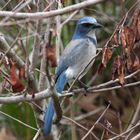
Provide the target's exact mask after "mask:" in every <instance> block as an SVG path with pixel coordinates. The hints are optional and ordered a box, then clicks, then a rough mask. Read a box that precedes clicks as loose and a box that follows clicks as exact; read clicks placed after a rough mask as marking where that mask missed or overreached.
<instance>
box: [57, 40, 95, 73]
mask: <svg viewBox="0 0 140 140" xmlns="http://www.w3.org/2000/svg"><path fill="white" fill-rule="evenodd" d="M95 54H96V47H95V44H94V43H92V42H91V41H90V40H89V39H88V38H86V39H75V40H72V41H71V42H70V43H69V44H68V45H67V47H66V48H65V50H64V52H63V54H62V56H61V57H60V61H59V66H58V68H57V73H56V75H57V76H59V75H60V74H61V73H62V72H63V71H65V70H66V69H68V68H72V69H75V74H76V73H78V72H79V68H80V69H81V68H83V67H84V66H85V65H86V64H87V63H88V62H89V59H90V58H92V57H93V55H95Z"/></svg>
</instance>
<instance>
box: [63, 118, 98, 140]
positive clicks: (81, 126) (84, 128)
mask: <svg viewBox="0 0 140 140" xmlns="http://www.w3.org/2000/svg"><path fill="white" fill-rule="evenodd" d="M63 118H64V119H66V120H68V121H70V122H72V123H74V124H76V125H77V126H78V127H80V128H82V129H83V130H86V131H87V132H88V131H89V130H88V129H87V128H86V127H84V126H83V125H81V124H79V123H77V122H76V121H74V120H72V119H70V118H68V117H66V116H63ZM90 134H91V135H92V136H93V137H94V138H96V139H97V140H98V138H97V137H96V136H95V134H94V133H93V132H90Z"/></svg>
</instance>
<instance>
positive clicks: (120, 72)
mask: <svg viewBox="0 0 140 140" xmlns="http://www.w3.org/2000/svg"><path fill="white" fill-rule="evenodd" d="M118 71H119V75H118V79H119V83H120V84H121V85H122V86H123V85H124V84H125V81H124V65H123V64H122V65H121V67H120V68H119V69H118Z"/></svg>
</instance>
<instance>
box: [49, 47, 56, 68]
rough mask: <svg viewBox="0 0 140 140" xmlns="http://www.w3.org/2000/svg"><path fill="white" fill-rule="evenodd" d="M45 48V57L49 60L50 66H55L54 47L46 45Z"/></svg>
mask: <svg viewBox="0 0 140 140" xmlns="http://www.w3.org/2000/svg"><path fill="white" fill-rule="evenodd" d="M46 50H47V59H48V60H49V62H50V65H51V66H52V67H56V66H57V61H56V53H55V52H56V51H55V47H46Z"/></svg>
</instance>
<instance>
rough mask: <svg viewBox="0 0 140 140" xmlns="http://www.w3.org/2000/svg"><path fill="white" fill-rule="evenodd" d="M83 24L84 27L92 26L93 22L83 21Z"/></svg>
mask: <svg viewBox="0 0 140 140" xmlns="http://www.w3.org/2000/svg"><path fill="white" fill-rule="evenodd" d="M83 26H85V27H91V26H93V24H90V23H84V24H83Z"/></svg>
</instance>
